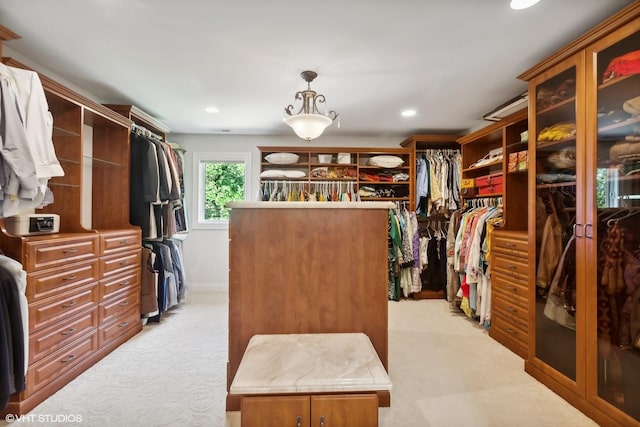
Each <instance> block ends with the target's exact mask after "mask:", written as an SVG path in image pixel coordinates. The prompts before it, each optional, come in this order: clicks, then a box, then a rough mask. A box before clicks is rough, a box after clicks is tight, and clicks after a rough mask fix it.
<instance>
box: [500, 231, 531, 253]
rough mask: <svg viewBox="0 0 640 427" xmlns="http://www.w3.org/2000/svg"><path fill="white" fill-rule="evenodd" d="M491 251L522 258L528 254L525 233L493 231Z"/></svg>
mask: <svg viewBox="0 0 640 427" xmlns="http://www.w3.org/2000/svg"><path fill="white" fill-rule="evenodd" d="M491 251H492V252H493V251H495V252H496V253H503V254H507V255H516V256H523V257H524V258H525V259H526V256H527V254H528V253H529V242H528V238H527V234H526V233H513V232H504V231H495V232H494V233H493V242H492V245H491Z"/></svg>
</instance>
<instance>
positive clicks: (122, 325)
mask: <svg viewBox="0 0 640 427" xmlns="http://www.w3.org/2000/svg"><path fill="white" fill-rule="evenodd" d="M128 324H129V322H128V321H126V322H122V323H120V324H119V325H118V328H124V327H125V326H127V325H128Z"/></svg>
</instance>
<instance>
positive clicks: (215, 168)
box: [203, 162, 245, 221]
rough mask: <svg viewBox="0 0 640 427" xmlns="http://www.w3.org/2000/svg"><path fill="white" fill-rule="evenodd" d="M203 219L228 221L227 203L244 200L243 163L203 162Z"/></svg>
mask: <svg viewBox="0 0 640 427" xmlns="http://www.w3.org/2000/svg"><path fill="white" fill-rule="evenodd" d="M203 166H204V193H205V194H204V195H205V197H204V219H205V220H207V221H212V220H226V219H229V210H228V209H227V208H225V207H224V205H225V204H226V203H227V202H233V201H239V200H244V194H245V191H244V176H245V165H244V163H234V162H204V163H203Z"/></svg>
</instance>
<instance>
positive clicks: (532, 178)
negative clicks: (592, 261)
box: [525, 51, 586, 398]
mask: <svg viewBox="0 0 640 427" xmlns="http://www.w3.org/2000/svg"><path fill="white" fill-rule="evenodd" d="M584 64H585V55H584V51H581V52H578V53H577V54H575V55H573V56H571V57H569V58H567V59H565V60H564V61H562V62H560V63H558V64H557V65H555V66H553V67H551V68H549V69H548V70H546V71H545V72H543V73H541V74H539V75H537V76H536V77H535V78H533V79H531V80H530V81H529V135H530V137H529V189H530V191H529V195H528V206H536V197H537V191H536V189H537V183H536V172H537V161H538V159H537V129H538V120H537V108H536V97H537V93H536V88H537V87H538V86H540V85H542V84H543V83H544V82H546V81H547V80H549V79H551V78H553V77H555V76H557V75H559V74H561V73H562V72H564V71H566V70H569V69H570V68H572V67H575V70H576V75H575V81H576V89H575V90H576V96H575V101H574V102H575V119H576V142H575V145H576V218H575V223H576V224H585V216H584V209H583V208H582V207H583V206H585V200H584V194H583V191H581V189H583V188H584V185H585V176H584V166H583V164H584V162H583V161H581V159H583V158H584V155H585V154H584V151H585V149H586V148H585V102H584V100H583V99H582V94H584V93H585V92H584V91H585V87H584V85H585V78H584V74H585V72H584V70H585V65H584ZM577 228H581V227H577ZM581 232H582V230H580V233H581ZM528 233H529V235H530V236H535V235H536V217H535V215H530V216H529V227H528ZM583 240H585V239H582V238H580V239H576V284H577V286H576V305H577V307H579V309H578V310H577V311H576V361H575V362H576V379H575V381H574V380H572V379H570V378H568V377H566V376H565V375H563V374H562V373H560V372H559V371H557V370H556V369H554V368H553V367H552V366H550V365H548V364H547V363H545V362H544V361H543V360H541V359H539V358H538V357H537V356H536V354H537V351H536V347H537V346H536V333H537V330H536V327H535V325H536V284H535V282H536V267H537V264H536V239H531V242H530V250H529V322H530V325H532V326H531V328H530V329H531V331H530V332H531V333H530V334H529V359H528V360H527V361H526V365H525V368H526V370H527V371H528V372H529V373H531V374H532V375H533V376H534V377H536V378H538V379H541V380H542V379H543V378H545V377H547V378H551V379H552V380H553V381H554V382H556V383H558V384H559V385H560V386H561V387H562V388H563V389H564V390H563V391H558V392H559V394H561V395H562V396H565V395H566V393H571V394H575V395H578V396H580V397H581V398H584V397H585V359H584V357H583V354H584V346H585V328H584V324H585V318H586V313H585V311H586V305H585V295H586V293H585V286H584V284H585V283H586V276H585V265H586V260H585V251H584V244H582V241H583ZM581 284H582V285H581ZM565 392H566V393H565Z"/></svg>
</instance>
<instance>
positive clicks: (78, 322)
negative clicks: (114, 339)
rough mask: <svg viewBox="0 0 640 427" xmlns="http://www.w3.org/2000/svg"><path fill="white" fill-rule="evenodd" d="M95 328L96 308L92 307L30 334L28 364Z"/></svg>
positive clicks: (96, 323) (96, 320) (96, 319)
mask: <svg viewBox="0 0 640 427" xmlns="http://www.w3.org/2000/svg"><path fill="white" fill-rule="evenodd" d="M97 327H98V308H97V307H94V308H92V309H91V310H89V311H86V312H83V313H80V314H78V315H75V316H72V317H70V318H68V319H65V320H62V321H60V322H58V323H56V324H54V325H51V326H49V327H48V328H45V329H42V330H40V331H38V332H35V333H33V334H31V336H30V337H29V354H30V356H29V363H30V364H32V363H34V362H36V361H38V360H40V359H42V358H43V357H44V356H46V355H48V354H50V353H53V352H54V351H56V350H58V349H60V348H62V347H64V346H65V345H67V344H69V343H70V342H71V341H74V340H76V339H77V338H78V337H79V336H81V335H84V334H86V333H87V332H89V331H90V330H92V329H94V330H95V329H96V328H97Z"/></svg>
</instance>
